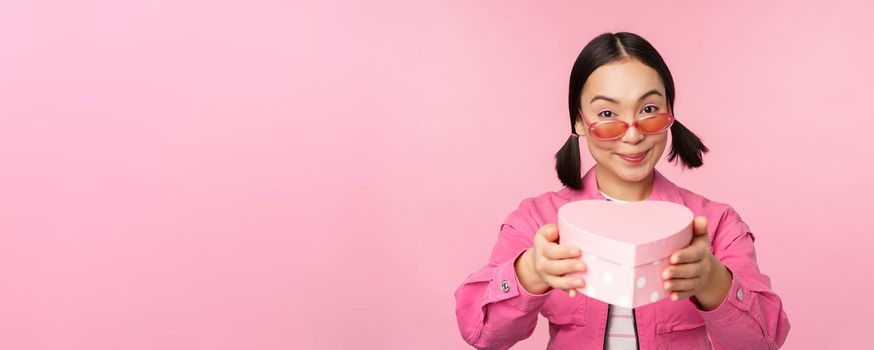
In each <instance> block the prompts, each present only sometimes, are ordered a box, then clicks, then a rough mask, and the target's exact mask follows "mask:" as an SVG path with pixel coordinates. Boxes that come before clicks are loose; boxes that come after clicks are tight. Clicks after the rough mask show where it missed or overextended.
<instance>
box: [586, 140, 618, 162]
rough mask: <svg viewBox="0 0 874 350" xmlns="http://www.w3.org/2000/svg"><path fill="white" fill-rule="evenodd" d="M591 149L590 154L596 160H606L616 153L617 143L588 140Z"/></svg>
mask: <svg viewBox="0 0 874 350" xmlns="http://www.w3.org/2000/svg"><path fill="white" fill-rule="evenodd" d="M586 140H587V141H586V143H587V145H588V147H589V153H591V154H592V158H594V159H595V160H606V159H607V158H608V157H610V155H611V154H613V153H614V149H615V143H611V142H602V141H597V140H591V139H586Z"/></svg>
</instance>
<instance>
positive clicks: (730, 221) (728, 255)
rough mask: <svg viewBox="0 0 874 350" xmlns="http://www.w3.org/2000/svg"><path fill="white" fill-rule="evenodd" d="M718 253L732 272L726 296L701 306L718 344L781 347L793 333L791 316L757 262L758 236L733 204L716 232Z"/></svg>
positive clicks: (721, 260)
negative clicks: (713, 304)
mask: <svg viewBox="0 0 874 350" xmlns="http://www.w3.org/2000/svg"><path fill="white" fill-rule="evenodd" d="M712 237H713V239H712V248H713V254H714V256H715V257H716V258H717V259H719V261H720V262H721V263H722V264H723V265H725V267H727V268H728V270H729V271H730V272H731V274H732V282H731V288H730V289H729V291H728V294H726V296H725V300H723V301H722V303H721V304H720V305H719V306H718V307H717V308H716V309H713V310H710V311H704V310H700V309H699V311H700V313H701V317H702V318H704V321H705V323H706V324H707V332H708V333H709V334H710V338H711V340H713V343H714V346H715V347H716V348H717V349H718V348H724V349H777V348H779V347H780V346H782V345H783V343H784V342H785V341H786V336H787V335H788V334H789V318H788V317H787V316H786V312H785V311H784V310H783V303H782V301H781V300H780V297H779V296H778V295H777V294H776V293H774V292H773V291H772V290H771V282H770V279H769V278H768V276H766V275H764V274H762V273H761V272H759V267H758V264H757V263H756V250H755V248H754V246H753V242H754V241H755V237H754V236H753V233H752V232H751V231H750V229H749V226H747V224H746V223H744V222H743V221H742V220H741V219H740V216H739V215H738V214H737V212H735V211H734V210H733V209H731V207H729V208H728V210H727V211H726V212H725V214H724V215H723V217H722V218H721V220H720V221H719V224H718V225H717V227H716V230H715V233H714V234H713V236H712Z"/></svg>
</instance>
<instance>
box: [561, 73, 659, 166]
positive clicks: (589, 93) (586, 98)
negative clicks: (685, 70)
mask: <svg viewBox="0 0 874 350" xmlns="http://www.w3.org/2000/svg"><path fill="white" fill-rule="evenodd" d="M580 104H581V106H582V111H583V115H585V118H586V124H591V123H594V122H595V121H598V120H608V119H611V118H617V119H620V120H623V121H625V122H628V123H629V124H630V123H632V122H634V120H635V119H636V118H639V117H641V116H643V115H645V114H651V113H655V112H670V109H669V107H668V105H667V99H666V98H665V87H664V84H663V83H662V80H661V77H659V75H658V73H657V72H656V71H655V70H654V69H652V68H650V67H649V66H647V65H645V64H643V63H641V62H640V61H638V60H636V59H625V60H621V61H617V62H613V63H610V64H605V65H603V66H601V67H598V68H597V69H595V71H594V72H592V74H591V75H590V76H589V79H588V80H586V83H585V85H584V86H583V92H582V94H581V95H580ZM586 124H584V123H583V121H582V119H580V120H577V122H576V125H575V127H576V131H577V134H579V135H581V136H585V139H586V144H587V145H588V147H589V152H590V153H591V154H592V157H593V158H594V159H595V161H596V162H597V163H598V166H600V167H602V168H603V170H607V171H609V172H610V173H612V174H613V175H614V176H615V177H618V178H619V179H621V180H624V181H627V182H639V181H643V180H645V179H647V177H648V176H649V174H650V173H651V172H652V170H653V168H655V165H656V163H658V161H659V159H661V157H662V154H663V153H664V150H665V145H666V144H667V140H668V132H667V131H665V132H663V133H660V134H655V135H644V134H641V133H640V132H639V131H638V130H637V128H628V130H627V131H626V132H625V135H623V136H622V138H620V139H616V140H612V141H600V140H597V139H595V138H593V137H591V136H590V135H589V134H588V126H587V125H586ZM640 153H645V154H644V156H643V160H640V161H634V160H635V159H625V158H623V157H622V156H623V155H635V154H640ZM632 158H633V157H632Z"/></svg>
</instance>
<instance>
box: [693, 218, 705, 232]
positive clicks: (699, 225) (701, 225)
mask: <svg viewBox="0 0 874 350" xmlns="http://www.w3.org/2000/svg"><path fill="white" fill-rule="evenodd" d="M692 235H693V236H702V235H703V236H705V237H706V236H707V218H706V217H704V216H697V217H695V220H694V222H693V223H692Z"/></svg>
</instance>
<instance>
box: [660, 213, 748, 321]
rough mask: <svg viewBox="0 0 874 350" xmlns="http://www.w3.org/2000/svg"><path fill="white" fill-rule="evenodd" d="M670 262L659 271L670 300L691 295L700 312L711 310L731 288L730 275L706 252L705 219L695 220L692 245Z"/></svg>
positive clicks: (678, 253) (708, 248)
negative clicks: (669, 264)
mask: <svg viewBox="0 0 874 350" xmlns="http://www.w3.org/2000/svg"><path fill="white" fill-rule="evenodd" d="M670 259H671V260H670V262H671V266H668V267H667V268H665V269H664V271H662V278H663V279H664V280H665V282H664V283H665V284H664V287H665V289H667V290H668V291H670V292H671V300H674V301H677V300H680V299H685V298H689V297H692V296H694V297H695V299H696V303H699V304H700V305H701V306H702V307H703V308H704V309H713V308H716V306H718V305H719V304H720V303H721V301H722V300H723V299H724V298H725V294H726V293H728V289H729V288H730V287H731V275H730V272H729V271H728V269H727V268H726V267H725V266H724V265H722V263H720V262H719V260H718V259H717V258H716V257H715V256H713V254H711V253H710V239H709V238H708V237H707V218H705V217H703V216H699V217H696V218H695V221H694V223H693V230H692V242H690V243H689V245H688V246H687V247H686V248H683V249H681V250H679V251H677V252H676V253H674V254H672V255H671V258H670ZM726 282H727V283H726Z"/></svg>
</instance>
